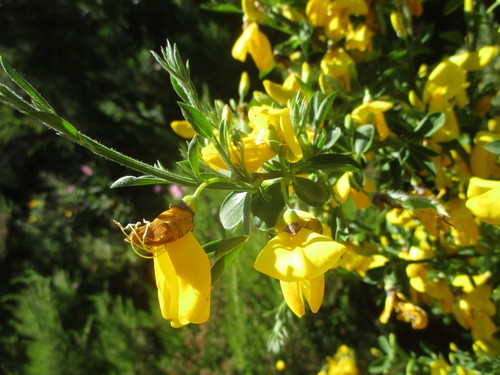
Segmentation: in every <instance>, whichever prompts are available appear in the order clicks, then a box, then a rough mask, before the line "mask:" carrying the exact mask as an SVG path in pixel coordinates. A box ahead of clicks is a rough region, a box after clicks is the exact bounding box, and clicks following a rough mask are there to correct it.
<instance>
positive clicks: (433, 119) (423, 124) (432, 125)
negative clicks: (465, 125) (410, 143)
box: [413, 112, 446, 139]
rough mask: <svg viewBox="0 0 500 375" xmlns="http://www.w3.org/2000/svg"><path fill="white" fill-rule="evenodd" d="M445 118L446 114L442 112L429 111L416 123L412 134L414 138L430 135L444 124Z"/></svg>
mask: <svg viewBox="0 0 500 375" xmlns="http://www.w3.org/2000/svg"><path fill="white" fill-rule="evenodd" d="M445 120H446V116H445V114H444V113H442V112H434V113H429V114H428V115H426V116H425V117H424V118H423V119H422V121H420V123H419V124H418V125H417V127H416V128H415V130H414V132H413V136H414V137H415V139H420V138H426V137H430V136H431V135H432V134H434V133H435V132H436V131H438V130H439V129H440V128H441V127H442V126H443V125H444V122H445Z"/></svg>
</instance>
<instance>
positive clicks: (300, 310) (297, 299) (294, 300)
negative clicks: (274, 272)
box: [280, 280, 305, 318]
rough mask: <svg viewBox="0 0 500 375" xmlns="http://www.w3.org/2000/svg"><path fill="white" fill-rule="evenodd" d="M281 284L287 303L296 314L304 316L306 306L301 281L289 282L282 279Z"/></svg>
mask: <svg viewBox="0 0 500 375" xmlns="http://www.w3.org/2000/svg"><path fill="white" fill-rule="evenodd" d="M280 285H281V292H282V293H283V297H284V298H285V302H286V304H287V305H288V307H289V308H290V310H292V311H293V313H294V314H295V315H297V316H298V317H299V318H302V317H303V316H304V314H305V307H304V299H303V298H302V291H301V288H300V285H299V282H298V281H292V282H287V281H283V280H280Z"/></svg>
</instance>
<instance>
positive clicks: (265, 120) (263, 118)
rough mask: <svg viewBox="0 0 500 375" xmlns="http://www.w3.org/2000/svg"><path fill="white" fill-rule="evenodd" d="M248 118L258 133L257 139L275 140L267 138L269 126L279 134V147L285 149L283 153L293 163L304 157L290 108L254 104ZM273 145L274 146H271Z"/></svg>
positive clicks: (254, 131)
mask: <svg viewBox="0 0 500 375" xmlns="http://www.w3.org/2000/svg"><path fill="white" fill-rule="evenodd" d="M248 119H249V121H250V125H251V126H252V127H253V129H254V130H253V133H254V134H258V135H257V139H259V140H262V141H266V140H267V141H269V142H271V141H273V140H270V139H266V138H267V134H268V128H269V127H271V128H272V131H273V132H274V133H275V134H276V136H277V138H278V139H277V141H278V142H279V145H277V146H279V148H280V149H281V150H282V151H283V155H284V156H285V157H286V158H287V159H288V160H289V161H290V162H292V163H295V162H297V161H299V160H300V159H302V149H301V147H300V144H299V141H298V139H297V137H296V136H295V130H294V129H293V126H292V123H291V121H290V109H289V108H283V109H274V108H271V107H264V106H253V107H251V108H250V110H249V111H248ZM271 147H272V146H271Z"/></svg>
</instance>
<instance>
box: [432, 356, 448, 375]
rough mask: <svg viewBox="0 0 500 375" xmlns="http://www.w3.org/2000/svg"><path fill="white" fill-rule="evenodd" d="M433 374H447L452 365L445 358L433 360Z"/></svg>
mask: <svg viewBox="0 0 500 375" xmlns="http://www.w3.org/2000/svg"><path fill="white" fill-rule="evenodd" d="M430 367H431V375H447V374H448V371H449V370H450V369H451V366H450V365H449V364H448V362H446V361H445V360H444V359H443V358H439V359H437V360H435V361H433V362H431V365H430Z"/></svg>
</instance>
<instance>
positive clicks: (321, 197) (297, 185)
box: [292, 177, 330, 207]
mask: <svg viewBox="0 0 500 375" xmlns="http://www.w3.org/2000/svg"><path fill="white" fill-rule="evenodd" d="M292 186H293V190H294V191H295V194H297V196H298V197H299V198H300V199H302V200H303V201H304V202H305V203H307V204H308V205H310V206H313V207H319V206H322V205H323V204H324V203H325V202H326V201H327V200H328V199H330V191H329V190H328V189H327V187H326V185H325V184H321V183H320V182H315V181H312V180H309V179H308V178H303V177H296V178H294V180H293V182H292Z"/></svg>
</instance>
